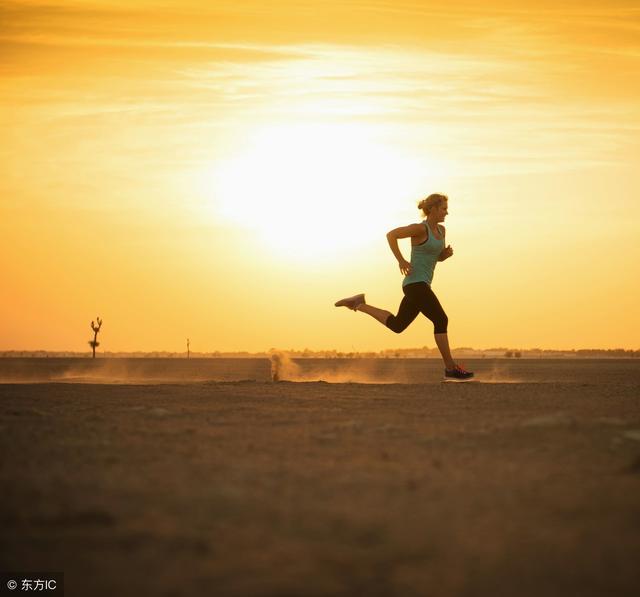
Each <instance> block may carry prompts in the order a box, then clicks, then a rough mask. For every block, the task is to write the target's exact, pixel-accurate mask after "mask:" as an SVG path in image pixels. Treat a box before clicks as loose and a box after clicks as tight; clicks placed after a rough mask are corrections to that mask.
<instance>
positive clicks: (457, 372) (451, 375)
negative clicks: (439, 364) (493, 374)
mask: <svg viewBox="0 0 640 597" xmlns="http://www.w3.org/2000/svg"><path fill="white" fill-rule="evenodd" d="M444 376H445V378H446V379H471V378H472V377H473V372H472V371H467V370H466V369H463V368H462V367H460V365H456V366H455V367H454V368H453V369H445V370H444Z"/></svg>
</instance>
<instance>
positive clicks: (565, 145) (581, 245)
mask: <svg viewBox="0 0 640 597" xmlns="http://www.w3.org/2000/svg"><path fill="white" fill-rule="evenodd" d="M131 5H132V3H131V2H125V1H117V2H100V1H86V2H85V1H83V2H49V3H41V2H37V3H36V2H21V1H20V2H13V1H9V2H3V3H2V4H1V5H0V125H1V129H2V131H3V142H2V144H1V145H0V150H1V151H2V154H1V156H0V157H1V160H0V275H1V276H2V278H1V279H2V284H1V286H0V288H1V291H0V350H11V349H16V350H35V349H46V350H87V349H88V345H87V341H88V340H89V339H90V336H91V330H90V326H89V323H90V321H91V319H94V318H95V316H96V315H100V316H101V317H102V318H103V320H104V325H103V330H102V332H101V336H100V339H101V341H102V346H101V348H103V349H105V350H110V351H118V350H123V351H126V350H149V351H150V350H169V351H179V350H184V346H185V340H186V338H187V337H189V338H191V348H192V350H196V351H210V350H251V351H257V350H265V349H268V348H270V347H277V348H283V349H286V348H305V347H308V348H312V349H329V348H336V349H338V350H378V349H382V348H388V347H409V346H424V345H428V346H433V344H434V342H433V336H432V326H431V324H430V323H429V322H428V321H426V320H418V321H416V322H415V323H414V324H413V325H412V327H411V328H410V329H409V330H407V331H406V332H405V333H404V334H402V335H400V336H397V335H395V334H393V333H392V332H389V331H388V330H386V329H385V328H383V327H382V326H381V325H379V324H377V323H376V322H374V321H373V320H371V319H369V318H367V317H366V316H365V315H362V314H354V313H351V312H349V311H346V310H344V309H335V308H334V307H333V302H334V301H335V300H336V299H337V298H340V297H342V296H346V295H350V294H354V293H356V292H366V293H367V298H368V300H369V302H371V303H373V304H374V305H376V306H379V307H383V308H386V309H389V310H395V309H396V308H397V305H398V304H399V301H400V298H401V296H402V294H401V276H400V274H399V272H398V269H397V265H396V263H395V260H394V258H393V256H392V254H391V252H390V251H389V249H388V247H387V244H386V239H385V233H386V232H387V231H388V230H389V229H391V228H395V227H397V226H400V225H405V224H408V223H410V222H413V221H417V220H418V219H419V217H420V216H419V213H418V211H417V210H416V209H415V204H416V202H417V201H418V200H419V199H420V198H422V197H423V196H424V195H427V194H429V193H431V192H435V191H439V192H445V193H447V194H448V195H449V196H450V205H449V212H450V215H449V217H448V218H447V222H446V225H447V231H448V232H447V237H448V238H447V240H448V242H449V243H450V244H451V245H452V246H453V248H454V251H455V255H454V257H453V258H452V259H451V260H448V261H447V262H445V263H442V264H439V265H438V267H437V269H436V275H435V279H434V284H433V288H434V290H435V292H436V293H437V294H438V296H439V297H440V299H441V302H442V303H443V304H444V306H445V308H446V310H447V312H448V314H449V319H450V326H449V331H450V337H451V342H452V345H453V346H474V347H478V348H487V347H492V346H510V347H519V348H532V347H542V348H572V347H575V348H587V347H598V348H616V347H622V348H632V349H638V348H639V347H640V342H639V338H640V310H639V309H638V308H637V305H638V303H640V300H639V299H640V282H639V280H640V276H639V272H638V270H639V268H638V264H639V263H640V244H639V242H638V238H639V237H640V203H639V202H638V200H637V197H638V192H639V191H640V174H639V173H638V171H639V170H640V169H639V168H638V167H637V165H638V163H639V162H640V103H639V102H638V101H637V98H638V97H640V6H639V5H638V3H637V2H622V1H617V0H614V1H613V2H607V3H604V2H598V3H595V2H584V1H581V2H577V1H575V2H574V1H571V2H562V3H558V2H550V1H546V0H543V1H542V2H515V1H512V2H502V1H499V2H490V1H487V2H455V1H453V2H446V3H445V2H431V3H428V2H402V1H399V2H396V1H394V2H391V1H377V2H371V1H366V0H361V1H348V0H341V1H340V2H337V1H336V2H333V1H332V0H328V1H326V2H322V3H318V2H311V1H307V2H294V1H287V2H269V3H265V2H257V1H256V2H246V1H242V0H234V1H233V2H231V1H222V2H215V3H211V2H195V1H193V0H188V1H186V2H146V1H142V2H141V1H137V2H135V4H134V5H135V8H134V9H132V8H131ZM159 6H160V7H159ZM403 248H404V250H405V255H406V256H407V257H408V253H409V251H408V246H407V245H405V246H404V247H403Z"/></svg>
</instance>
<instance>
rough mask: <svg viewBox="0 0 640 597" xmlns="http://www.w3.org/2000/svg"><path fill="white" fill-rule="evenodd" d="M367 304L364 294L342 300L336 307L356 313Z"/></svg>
mask: <svg viewBox="0 0 640 597" xmlns="http://www.w3.org/2000/svg"><path fill="white" fill-rule="evenodd" d="M364 303H366V301H365V300H364V294H356V295H354V296H350V297H349V298H343V299H340V300H339V301H338V302H337V303H336V304H335V305H336V307H347V308H348V309H351V310H352V311H355V310H356V309H357V308H358V307H359V306H360V305H362V304H364Z"/></svg>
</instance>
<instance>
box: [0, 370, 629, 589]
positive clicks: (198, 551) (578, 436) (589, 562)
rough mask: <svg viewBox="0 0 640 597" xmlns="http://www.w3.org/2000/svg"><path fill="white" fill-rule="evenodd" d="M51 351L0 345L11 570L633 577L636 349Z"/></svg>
mask: <svg viewBox="0 0 640 597" xmlns="http://www.w3.org/2000/svg"><path fill="white" fill-rule="evenodd" d="M0 360H1V359H0ZM24 360H26V359H24ZM42 360H44V361H50V362H49V363H48V364H46V363H45V364H42V363H41V362H40V361H41V360H39V359H33V360H30V362H29V363H27V364H25V363H23V362H22V360H15V361H14V360H13V359H4V360H3V361H4V362H3V363H0V379H3V376H4V379H5V381H6V380H7V378H9V377H10V378H11V379H12V380H13V381H14V382H15V383H4V384H2V385H0V491H1V498H0V499H1V506H0V520H1V529H2V531H1V533H0V554H1V555H0V567H1V569H2V570H1V571H25V572H28V571H34V572H35V571H58V572H64V580H65V590H66V594H67V595H78V596H96V597H101V596H113V595H125V596H128V595H166V596H170V595H175V596H179V595H216V596H224V595H234V596H253V595H256V596H276V595H277V596H290V597H293V596H307V595H309V596H323V595H326V596H329V595H340V596H343V595H362V596H366V597H369V596H371V597H375V596H386V595H397V596H413V595H422V596H425V597H432V596H433V597H436V596H454V595H461V596H476V595H477V596H480V595H482V596H484V595H486V596H491V597H495V596H505V597H506V596H509V597H510V596H514V597H515V596H536V597H538V596H556V595H557V596H563V597H564V596H568V595H576V596H577V595H580V596H581V597H586V596H596V595H597V596H603V597H604V596H607V597H609V596H622V595H629V596H631V595H638V594H640V565H639V562H640V362H637V361H633V360H626V361H625V360H616V361H613V360H611V361H609V360H584V361H564V360H558V361H534V360H531V361H527V360H524V359H523V360H520V361H519V362H513V361H509V362H506V361H489V360H487V361H484V360H483V361H478V362H469V363H467V365H468V366H469V367H470V368H475V369H476V370H477V371H478V372H479V376H478V378H479V380H480V381H479V382H478V383H457V384H455V383H449V384H442V383H440V377H441V368H440V365H439V363H438V362H437V361H425V360H417V359H411V360H406V361H403V360H395V359H389V360H385V361H387V362H385V363H374V362H368V361H367V362H361V363H359V362H351V363H349V362H347V361H344V362H339V363H337V362H324V363H323V362H320V361H308V362H301V361H299V362H290V363H285V364H286V365H287V367H289V369H288V370H287V371H286V372H285V373H286V375H284V374H283V376H284V377H287V375H288V376H289V378H295V379H299V380H306V379H309V380H311V379H314V378H317V379H326V381H281V382H277V383H274V382H272V381H270V380H269V379H270V363H269V361H268V360H261V361H259V360H255V362H253V364H250V363H249V360H243V362H242V363H238V364H237V366H238V369H237V372H236V374H233V372H231V373H229V371H231V370H233V367H234V364H233V363H226V364H225V367H226V369H225V371H227V373H226V377H223V376H221V377H220V379H227V381H211V380H210V381H202V379H203V378H206V377H207V375H213V373H212V371H213V369H215V367H216V366H219V363H218V365H215V364H210V363H200V364H199V365H198V364H197V363H196V364H194V363H190V364H188V365H181V364H172V365H170V364H167V363H165V364H162V365H161V368H164V369H163V371H164V373H162V375H161V376H160V377H163V378H164V379H170V378H172V376H173V377H175V376H182V377H181V379H182V381H180V382H174V383H157V382H154V383H150V382H149V381H147V382H145V379H147V378H149V376H150V377H154V376H155V377H158V375H157V371H156V372H155V373H153V371H152V373H149V370H154V371H155V369H154V368H157V364H153V363H149V362H147V363H142V362H140V363H138V364H137V365H135V364H134V365H133V366H134V367H136V366H137V367H138V369H137V370H135V371H133V372H132V369H131V368H130V367H129V365H128V364H127V363H111V364H110V365H109V364H107V367H109V366H110V367H112V369H111V373H108V372H107V373H105V370H104V369H100V370H97V369H96V367H97V365H96V364H95V363H94V364H91V365H87V364H86V363H83V364H82V367H84V370H82V371H80V373H78V371H77V369H76V371H75V372H73V371H72V372H71V373H69V369H68V367H67V364H64V363H63V364H60V363H53V361H51V360H50V359H42ZM10 361H11V362H10ZM17 361H21V362H17ZM76 361H79V360H78V359H76ZM96 361H97V360H96ZM281 364H282V363H281ZM76 365H77V363H76ZM100 366H101V367H104V366H105V365H104V364H102V365H100ZM52 367H53V369H56V367H57V368H58V369H57V371H58V373H55V372H54V373H51V370H52V369H51V368H52ZM82 367H81V369H82ZM172 367H173V369H172ZM198 367H199V369H198V370H199V371H201V372H202V371H205V373H202V374H198V375H195V374H194V368H195V369H197V368H198ZM207 367H208V368H207ZM252 367H255V369H252ZM113 368H115V369H113ZM185 368H186V369H185ZM189 368H190V369H189ZM212 368H213V369H212ZM115 370H118V371H117V372H116V373H117V376H116V377H113V376H114V375H116V373H114V371H115ZM60 371H62V373H60ZM65 371H66V372H67V373H65ZM252 371H254V374H252V373H251V372H252ZM284 371H285V370H284V369H282V372H284ZM17 372H18V373H17ZM207 372H208V373H207ZM247 372H248V373H247ZM59 375H65V376H66V382H65V383H62V382H61V381H60V380H59V379H58V378H59ZM109 375H111V376H112V377H109ZM189 375H192V376H193V377H194V379H200V380H201V381H189ZM234 375H235V377H238V378H240V380H235V381H234V380H233V379H228V378H233V377H234ZM118 376H119V377H118ZM145 376H147V377H145ZM52 379H58V381H51V380H52ZM241 379H244V381H242V380H241ZM29 380H39V381H44V383H26V382H28V381H29ZM123 380H124V381H126V382H127V383H115V382H116V381H119V382H122V381H123ZM411 380H413V381H414V382H415V383H408V382H409V381H411ZM69 381H73V383H69ZM87 381H93V382H94V383H86V382H87ZM96 381H98V382H99V383H95V382H96ZM328 381H333V382H336V383H328ZM365 381H366V382H368V383H364V382H365Z"/></svg>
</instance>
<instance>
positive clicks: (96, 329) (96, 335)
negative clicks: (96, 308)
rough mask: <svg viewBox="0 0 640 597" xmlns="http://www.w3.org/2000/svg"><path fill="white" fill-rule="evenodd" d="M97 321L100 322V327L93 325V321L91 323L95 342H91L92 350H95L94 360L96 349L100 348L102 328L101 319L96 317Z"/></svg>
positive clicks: (94, 353)
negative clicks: (99, 336) (99, 338)
mask: <svg viewBox="0 0 640 597" xmlns="http://www.w3.org/2000/svg"><path fill="white" fill-rule="evenodd" d="M96 321H97V322H98V325H96V324H95V323H93V321H92V322H91V329H92V330H93V340H89V346H91V348H92V349H93V358H94V359H95V358H96V347H97V346H100V342H98V332H99V331H100V328H101V327H102V319H100V318H99V317H96Z"/></svg>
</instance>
